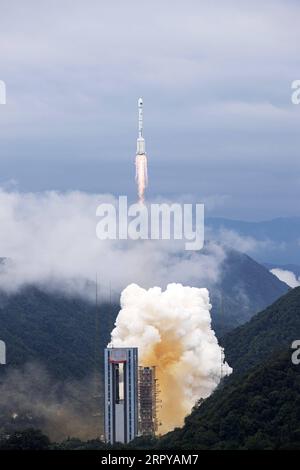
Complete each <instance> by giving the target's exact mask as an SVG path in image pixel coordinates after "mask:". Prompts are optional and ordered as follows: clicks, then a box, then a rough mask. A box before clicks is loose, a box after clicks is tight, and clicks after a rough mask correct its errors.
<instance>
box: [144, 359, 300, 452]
mask: <svg viewBox="0 0 300 470" xmlns="http://www.w3.org/2000/svg"><path fill="white" fill-rule="evenodd" d="M137 445H138V442H137ZM155 447H158V448H160V449H191V450H193V449H299V450H300V366H295V365H293V364H292V362H291V351H285V352H284V353H280V354H277V355H276V357H273V358H272V359H270V360H269V361H267V362H266V363H264V364H263V365H259V366H257V367H256V368H255V369H253V370H251V371H248V372H247V373H246V374H245V375H244V376H240V375H236V376H233V377H232V378H231V379H229V380H228V381H227V383H226V384H225V385H224V386H221V387H219V389H218V390H216V391H215V393H214V394H213V395H212V396H211V397H209V398H208V399H207V400H205V401H204V402H203V404H201V405H200V406H199V407H197V408H195V409H194V411H193V412H192V414H191V415H190V416H188V417H187V418H186V421H185V424H184V426H183V428H181V429H176V430H175V431H173V432H171V433H169V434H167V435H165V436H164V437H162V438H161V439H160V440H159V441H158V442H157V443H156V444H155Z"/></svg>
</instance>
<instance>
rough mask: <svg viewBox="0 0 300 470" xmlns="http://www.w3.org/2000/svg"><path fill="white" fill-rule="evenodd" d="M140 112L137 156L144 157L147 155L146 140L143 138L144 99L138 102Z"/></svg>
mask: <svg viewBox="0 0 300 470" xmlns="http://www.w3.org/2000/svg"><path fill="white" fill-rule="evenodd" d="M138 112H139V135H138V139H137V141H136V153H137V155H144V154H145V153H146V147H145V139H144V136H143V132H144V129H143V128H144V123H143V118H144V116H143V98H139V100H138Z"/></svg>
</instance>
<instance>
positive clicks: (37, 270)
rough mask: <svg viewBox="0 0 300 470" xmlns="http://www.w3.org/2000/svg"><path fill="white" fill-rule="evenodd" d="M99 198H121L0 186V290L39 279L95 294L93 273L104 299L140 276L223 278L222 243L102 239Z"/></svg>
mask: <svg viewBox="0 0 300 470" xmlns="http://www.w3.org/2000/svg"><path fill="white" fill-rule="evenodd" d="M102 202H109V203H112V204H116V199H115V198H114V196H112V195H105V194H104V195H103V194H102V195H101V194H87V193H83V192H78V191H74V192H68V193H58V192H55V191H50V192H44V193H39V194H38V193H20V192H17V191H11V192H9V191H4V190H1V189H0V227H1V230H0V258H1V257H3V258H7V260H6V262H5V263H2V264H1V262H0V287H1V289H4V290H5V291H8V292H15V291H16V290H18V289H19V288H21V287H23V286H24V285H26V284H36V285H39V286H41V287H43V288H44V287H47V289H48V290H52V289H53V290H61V291H63V292H64V293H70V294H74V293H76V294H81V295H84V296H86V295H91V296H92V297H91V298H92V299H94V289H93V288H92V289H90V290H88V289H87V280H90V281H94V280H95V274H96V273H98V280H99V285H100V289H101V292H100V294H101V297H102V296H105V295H106V294H107V295H109V283H110V284H111V287H112V290H113V292H116V293H119V292H121V291H122V290H123V289H124V288H125V287H126V286H127V285H128V284H130V283H132V282H137V280H138V282H139V283H140V284H141V285H142V286H144V287H151V286H153V285H160V286H162V287H165V286H166V284H167V283H168V282H182V283H186V284H188V285H194V286H199V285H201V284H204V283H205V285H207V284H208V283H209V284H210V285H211V284H213V283H215V282H217V281H218V278H219V274H220V268H221V265H222V262H223V261H224V259H225V257H226V253H225V251H224V250H223V248H222V247H221V246H220V245H218V244H210V245H209V246H207V248H206V250H205V251H204V250H202V251H200V252H193V251H192V252H187V251H184V250H182V246H181V247H180V249H179V248H178V246H177V245H174V243H172V242H170V241H168V240H166V241H159V240H153V241H152V240H145V241H132V240H122V241H119V240H99V239H98V238H97V237H96V225H97V223H98V220H99V219H98V218H97V217H96V209H97V206H98V205H99V204H100V203H102ZM178 253H180V256H179V255H178ZM146 266H147V269H145V267H146ZM116 267H117V269H116Z"/></svg>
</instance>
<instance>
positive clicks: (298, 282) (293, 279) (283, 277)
mask: <svg viewBox="0 0 300 470" xmlns="http://www.w3.org/2000/svg"><path fill="white" fill-rule="evenodd" d="M270 272H271V273H272V274H274V276H276V277H278V279H280V281H282V282H285V283H286V284H287V285H288V286H290V287H292V288H294V287H299V286H300V277H298V278H297V276H296V275H295V273H293V272H292V271H288V270H286V269H280V268H274V269H271V270H270Z"/></svg>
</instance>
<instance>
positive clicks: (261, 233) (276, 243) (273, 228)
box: [206, 217, 300, 265]
mask: <svg viewBox="0 0 300 470" xmlns="http://www.w3.org/2000/svg"><path fill="white" fill-rule="evenodd" d="M206 224H207V225H208V227H210V229H211V231H212V232H213V234H214V235H215V236H216V237H217V238H218V237H220V236H221V234H222V237H223V241H225V240H226V238H227V240H228V242H229V243H236V247H240V249H241V247H243V248H244V250H242V251H246V252H247V253H249V254H251V255H252V256H254V258H255V259H256V260H257V261H259V262H261V263H271V264H272V265H275V264H282V265H286V264H296V265H297V264H299V265H300V217H286V218H284V217H281V218H277V219H272V220H266V221H262V222H247V221H242V220H231V219H226V218H217V217H210V218H207V220H206Z"/></svg>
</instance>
